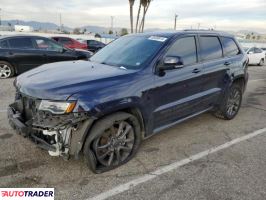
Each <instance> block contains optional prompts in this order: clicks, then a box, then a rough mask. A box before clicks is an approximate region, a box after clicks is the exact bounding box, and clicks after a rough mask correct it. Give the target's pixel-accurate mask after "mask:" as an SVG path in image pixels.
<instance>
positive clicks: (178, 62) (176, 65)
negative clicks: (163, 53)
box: [160, 56, 184, 70]
mask: <svg viewBox="0 0 266 200" xmlns="http://www.w3.org/2000/svg"><path fill="white" fill-rule="evenodd" d="M183 66H184V63H183V60H182V58H181V57H179V56H167V57H165V58H164V61H163V66H161V67H160V70H173V69H180V68H182V67H183Z"/></svg>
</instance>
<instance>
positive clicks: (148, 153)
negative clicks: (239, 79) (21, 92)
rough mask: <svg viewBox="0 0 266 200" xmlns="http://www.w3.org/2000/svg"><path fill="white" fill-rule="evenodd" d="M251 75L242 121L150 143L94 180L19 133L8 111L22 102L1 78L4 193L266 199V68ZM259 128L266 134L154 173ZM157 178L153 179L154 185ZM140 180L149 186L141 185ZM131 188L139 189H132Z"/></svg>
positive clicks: (78, 164) (198, 121)
mask: <svg viewBox="0 0 266 200" xmlns="http://www.w3.org/2000/svg"><path fill="white" fill-rule="evenodd" d="M249 74H250V80H249V83H248V87H247V91H246V93H245V95H244V98H243V103H242V108H241V110H240V112H239V114H238V115H237V117H236V118H235V119H233V120H231V121H225V120H221V119H217V118H215V117H213V116H212V115H211V114H209V113H206V114H203V115H200V116H198V117H196V118H194V119H191V120H189V121H186V122H184V123H181V124H179V125H176V126H174V127H172V128H170V129H167V130H165V131H162V132H161V133H159V134H157V135H155V136H153V137H151V138H149V139H148V140H145V141H143V143H142V145H141V148H140V149H139V152H138V154H137V155H136V157H135V158H134V159H133V160H131V161H130V162H129V163H127V164H126V165H124V166H121V167H119V168H117V169H115V170H112V171H110V172H106V173H103V174H93V173H92V172H91V171H89V170H88V168H87V167H86V165H85V163H84V161H83V159H81V160H73V159H72V160H69V161H64V160H63V159H62V158H56V157H50V156H49V155H48V153H47V152H46V151H44V150H41V149H39V148H37V147H36V146H35V145H34V144H32V143H31V142H30V141H28V140H27V139H24V138H22V137H21V136H19V135H16V133H15V131H13V130H12V129H11V128H10V127H9V125H8V121H7V118H6V107H7V106H8V104H9V103H11V102H12V101H13V98H14V88H13V84H12V82H13V79H8V80H0V83H1V84H0V85H1V86H0V101H1V104H0V187H23V188H24V187H54V188H55V193H56V198H55V199H62V200H63V199H64V200H68V199H69V200H72V199H90V198H93V197H95V199H101V198H107V199H182V200H185V199H210V200H215V199H228V200H229V199H234V200H235V199H241V200H243V199H265V197H266V170H265V169H266V167H265V166H266V154H265V152H266V145H265V143H266V130H265V128H266V66H263V67H257V66H250V67H249ZM257 130H265V131H261V133H260V134H259V135H256V136H254V137H251V138H249V139H245V140H243V141H242V140H241V141H239V142H237V143H235V144H234V145H230V146H226V148H223V149H221V150H219V151H216V152H213V153H210V154H208V153H207V154H204V156H202V157H198V159H195V160H193V159H192V160H189V161H188V162H187V163H184V164H183V165H180V166H179V167H175V168H173V169H172V170H166V171H165V172H163V173H160V174H155V175H154V174H153V172H156V170H158V169H166V167H168V166H171V164H172V163H176V164H180V163H181V161H182V160H184V159H186V158H194V157H193V156H194V155H197V154H199V153H200V152H204V151H206V150H211V149H212V148H216V147H217V146H219V145H223V144H228V143H229V142H230V141H233V140H238V139H239V138H243V137H244V136H246V135H249V134H252V133H254V132H256V131H257ZM149 175H151V176H152V178H151V179H147V180H146V179H145V177H150V176H149ZM140 179H141V180H143V181H142V182H141V183H139V182H137V181H138V180H140ZM128 183H133V184H132V186H131V187H130V186H129V187H127V186H128ZM134 184H135V185H134ZM116 189H120V190H119V191H117V190H116ZM99 195H100V196H99Z"/></svg>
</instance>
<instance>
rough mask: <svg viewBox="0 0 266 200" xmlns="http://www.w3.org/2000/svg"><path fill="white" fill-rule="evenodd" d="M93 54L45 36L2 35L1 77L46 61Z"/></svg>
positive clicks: (0, 53) (77, 57) (0, 51)
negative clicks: (74, 48)
mask: <svg viewBox="0 0 266 200" xmlns="http://www.w3.org/2000/svg"><path fill="white" fill-rule="evenodd" d="M91 55H92V53H91V52H84V51H75V50H71V49H68V48H64V47H63V46H62V45H60V44H58V43H57V42H55V41H54V40H51V39H48V38H45V37H39V36H2V37H0V78H10V77H12V76H14V75H17V74H21V73H23V72H25V71H27V70H30V69H33V68H35V67H37V66H40V65H43V64H46V63H52V62H59V61H67V60H80V59H88V58H89V57H90V56H91Z"/></svg>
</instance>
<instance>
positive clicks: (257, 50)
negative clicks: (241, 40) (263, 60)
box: [254, 48, 262, 53]
mask: <svg viewBox="0 0 266 200" xmlns="http://www.w3.org/2000/svg"><path fill="white" fill-rule="evenodd" d="M254 53H262V50H260V49H259V48H255V50H254Z"/></svg>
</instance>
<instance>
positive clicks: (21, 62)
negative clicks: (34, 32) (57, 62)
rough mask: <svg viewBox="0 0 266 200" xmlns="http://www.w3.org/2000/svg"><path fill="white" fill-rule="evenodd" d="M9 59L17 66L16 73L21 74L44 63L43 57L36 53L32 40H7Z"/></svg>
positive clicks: (18, 38) (21, 38) (23, 38)
mask: <svg viewBox="0 0 266 200" xmlns="http://www.w3.org/2000/svg"><path fill="white" fill-rule="evenodd" d="M8 43H9V47H10V49H9V52H8V54H9V58H10V60H12V62H14V63H16V65H17V72H18V73H22V72H25V71H27V70H30V69H33V68H35V67H37V66H40V65H42V64H44V63H45V57H44V55H43V53H42V52H40V51H38V50H37V49H36V48H35V46H34V43H33V41H32V38H30V37H14V38H10V39H8Z"/></svg>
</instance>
